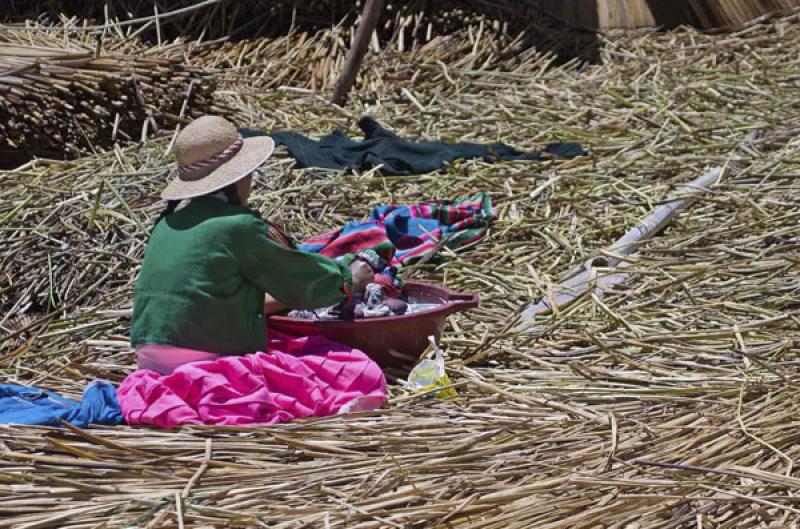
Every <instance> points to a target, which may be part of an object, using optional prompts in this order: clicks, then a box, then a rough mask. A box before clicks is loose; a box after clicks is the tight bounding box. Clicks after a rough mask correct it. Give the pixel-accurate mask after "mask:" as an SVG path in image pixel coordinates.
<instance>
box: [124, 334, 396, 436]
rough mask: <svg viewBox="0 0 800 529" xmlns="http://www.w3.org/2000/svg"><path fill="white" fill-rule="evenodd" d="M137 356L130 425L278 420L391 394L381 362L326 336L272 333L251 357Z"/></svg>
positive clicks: (129, 383)
mask: <svg viewBox="0 0 800 529" xmlns="http://www.w3.org/2000/svg"><path fill="white" fill-rule="evenodd" d="M137 357H138V359H139V366H140V367H141V368H142V369H140V370H138V371H135V372H134V373H131V374H130V375H129V376H128V377H127V378H126V379H125V380H124V381H123V382H122V384H121V385H120V387H119V389H118V390H117V398H118V399H119V405H120V408H121V409H122V413H123V415H124V416H125V420H126V421H127V423H128V424H130V425H149V426H157V427H160V428H172V427H175V426H180V425H183V424H218V425H256V424H274V423H279V422H284V421H290V420H293V419H299V418H304V417H322V416H326V415H334V414H337V413H348V412H355V411H369V410H373V409H376V408H379V407H381V406H382V405H383V403H385V402H386V400H387V398H388V391H387V388H386V379H385V378H384V376H383V372H382V371H381V368H380V367H379V366H378V364H376V363H375V362H374V361H373V360H372V359H371V358H369V357H368V356H367V355H366V354H364V353H363V352H361V351H359V350H358V349H353V348H352V347H348V346H346V345H342V344H339V343H336V342H332V341H330V340H328V339H326V338H322V337H320V336H311V337H302V338H296V337H291V336H287V335H282V334H280V333H277V332H275V331H270V337H269V343H268V347H267V352H266V353H260V352H259V353H253V354H249V355H244V356H219V355H215V354H212V353H207V352H203V351H194V350H191V349H181V348H173V347H171V346H142V347H141V348H137Z"/></svg>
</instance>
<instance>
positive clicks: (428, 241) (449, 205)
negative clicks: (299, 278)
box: [300, 193, 496, 267]
mask: <svg viewBox="0 0 800 529" xmlns="http://www.w3.org/2000/svg"><path fill="white" fill-rule="evenodd" d="M495 217H496V213H495V211H494V209H493V208H492V200H491V197H489V196H488V195H486V194H485V193H477V194H475V195H473V196H470V197H462V198H459V199H457V200H431V201H427V202H423V203H421V204H416V205H410V206H394V205H384V206H378V207H376V208H374V209H373V210H372V211H371V212H370V215H369V220H367V221H363V222H359V221H354V222H350V223H348V224H346V225H345V226H343V227H342V228H339V229H337V230H333V231H330V232H328V233H323V234H322V235H317V236H316V237H312V238H310V239H308V240H307V241H306V242H305V243H304V244H302V245H301V246H300V250H302V251H304V252H310V253H319V254H322V255H324V256H326V257H331V258H336V257H341V256H343V255H347V254H356V253H359V252H361V251H363V250H373V251H375V252H376V253H377V254H378V255H379V256H380V257H381V258H382V259H385V260H386V262H387V263H389V264H390V266H391V267H402V266H406V265H410V264H413V263H416V262H418V261H420V260H421V259H423V258H425V257H427V256H429V255H431V254H433V253H435V252H437V251H438V250H439V249H441V248H442V247H446V248H450V249H453V250H455V249H457V248H461V247H462V246H465V245H467V244H469V243H471V242H474V241H476V240H478V239H480V238H481V237H483V236H484V235H485V234H486V231H487V230H488V228H489V224H490V223H491V222H492V221H493V220H494V219H495Z"/></svg>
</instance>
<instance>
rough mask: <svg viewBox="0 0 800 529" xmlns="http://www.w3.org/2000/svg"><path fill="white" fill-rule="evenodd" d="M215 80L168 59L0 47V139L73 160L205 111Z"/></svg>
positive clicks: (208, 104)
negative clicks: (74, 157) (72, 158)
mask: <svg viewBox="0 0 800 529" xmlns="http://www.w3.org/2000/svg"><path fill="white" fill-rule="evenodd" d="M213 91H214V82H213V80H212V79H211V78H210V77H209V76H208V75H206V74H204V73H202V71H201V70H199V69H197V68H194V67H190V66H186V65H184V64H182V63H181V62H179V61H177V60H174V59H167V58H157V57H147V58H145V57H139V56H127V55H111V54H104V53H99V52H94V51H86V50H82V49H67V50H65V49H58V48H51V47H39V46H30V45H19V44H0V140H2V142H4V143H6V144H7V145H9V146H11V147H13V148H16V149H19V150H21V151H26V152H28V153H31V154H36V155H42V156H47V157H59V158H60V157H73V156H78V155H81V154H85V153H91V152H93V151H96V150H98V149H102V148H106V147H109V146H111V145H112V144H113V143H114V142H115V141H125V140H138V139H140V138H143V137H147V135H148V134H149V133H151V132H153V131H158V130H159V129H161V128H163V127H169V126H174V125H175V123H177V122H181V121H184V120H186V119H188V118H191V117H193V116H197V115H200V114H202V113H205V112H207V111H210V110H211V108H212V94H213Z"/></svg>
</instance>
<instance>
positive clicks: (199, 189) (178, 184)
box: [161, 116, 275, 200]
mask: <svg viewBox="0 0 800 529" xmlns="http://www.w3.org/2000/svg"><path fill="white" fill-rule="evenodd" d="M274 149H275V142H274V141H273V140H272V138H270V137H269V136H257V137H254V138H246V139H244V138H242V137H241V136H240V135H239V133H238V132H237V131H236V127H234V126H233V124H232V123H231V122H230V121H228V120H226V119H225V118H221V117H219V116H203V117H200V118H197V119H196V120H194V121H192V122H191V123H190V124H189V125H187V126H186V128H185V129H183V130H182V131H181V132H180V134H178V137H177V138H176V139H175V146H174V147H173V151H175V159H176V161H177V164H176V165H177V166H176V167H175V169H174V170H173V172H172V174H171V175H170V176H171V178H172V181H171V182H170V183H169V185H167V187H166V189H164V191H163V192H162V193H161V198H162V199H164V200H182V199H185V198H194V197H198V196H201V195H206V194H208V193H213V192H214V191H219V190H220V189H222V188H223V187H225V186H228V185H230V184H233V183H234V182H237V181H239V180H241V179H242V178H244V177H246V176H247V175H249V174H250V173H251V172H253V171H254V170H255V169H256V168H258V166H259V165H261V164H262V163H264V162H265V161H266V160H267V158H269V157H270V156H271V155H272V151H273V150H274Z"/></svg>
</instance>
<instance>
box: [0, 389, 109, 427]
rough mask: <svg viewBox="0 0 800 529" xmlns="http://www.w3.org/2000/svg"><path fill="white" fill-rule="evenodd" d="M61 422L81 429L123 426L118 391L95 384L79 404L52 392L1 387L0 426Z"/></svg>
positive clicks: (58, 423) (44, 424) (48, 424)
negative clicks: (104, 425)
mask: <svg viewBox="0 0 800 529" xmlns="http://www.w3.org/2000/svg"><path fill="white" fill-rule="evenodd" d="M60 421H65V422H68V423H71V424H73V425H74V426H77V427H79V428H86V427H88V426H89V425H90V424H108V425H116V424H123V423H124V419H123V417H122V411H120V408H119V402H118V401H117V390H116V388H114V386H112V385H111V384H109V383H108V382H102V381H97V382H94V383H92V384H90V385H89V387H88V388H86V391H85V392H84V393H83V399H82V400H81V402H80V403H78V402H75V401H74V400H71V399H68V398H65V397H62V396H60V395H57V394H56V393H53V392H52V391H46V390H43V389H39V388H35V387H26V386H18V385H16V384H0V424H37V425H42V426H60V425H61V424H60Z"/></svg>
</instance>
